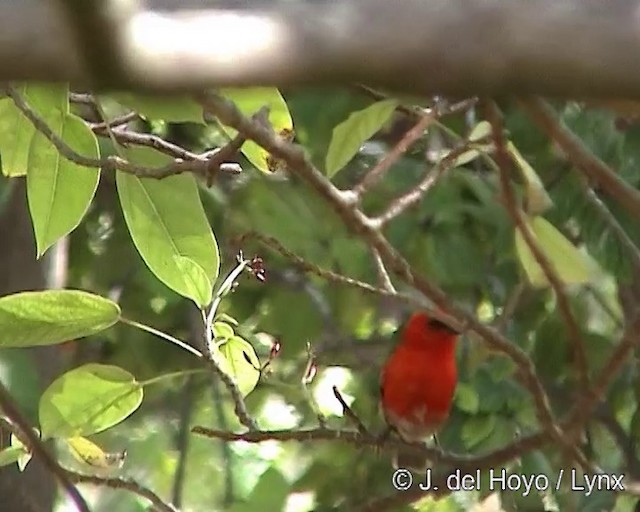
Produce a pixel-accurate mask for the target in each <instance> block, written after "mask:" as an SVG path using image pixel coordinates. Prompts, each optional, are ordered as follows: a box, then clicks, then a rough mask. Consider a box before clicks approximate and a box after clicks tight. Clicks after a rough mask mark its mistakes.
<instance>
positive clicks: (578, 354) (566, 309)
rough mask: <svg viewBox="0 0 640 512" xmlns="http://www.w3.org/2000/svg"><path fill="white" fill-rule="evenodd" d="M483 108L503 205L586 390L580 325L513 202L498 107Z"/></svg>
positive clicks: (551, 267)
mask: <svg viewBox="0 0 640 512" xmlns="http://www.w3.org/2000/svg"><path fill="white" fill-rule="evenodd" d="M484 109H485V112H486V116H487V119H488V121H489V122H490V123H491V127H492V130H493V139H494V142H495V144H496V163H497V164H498V171H499V174H500V184H501V189H502V195H503V198H504V203H505V207H506V209H507V211H508V213H509V215H510V216H511V218H512V219H513V221H514V223H515V225H516V228H517V229H518V230H519V231H520V233H521V234H522V238H523V239H524V241H525V243H526V244H527V246H528V247H529V250H530V251H531V253H532V254H533V257H534V258H535V260H536V262H537V263H538V265H540V268H541V269H542V271H543V272H544V275H545V277H546V278H547V280H548V281H549V284H550V285H551V287H552V288H553V291H554V292H555V294H556V297H557V299H558V306H559V308H560V312H561V313H562V316H563V318H564V321H565V324H566V326H567V331H568V334H569V340H570V341H571V344H572V345H573V356H574V358H575V363H576V367H577V375H578V382H579V384H580V387H581V389H582V390H583V391H585V392H586V391H588V390H589V370H588V365H587V355H586V352H585V343H584V340H583V339H582V336H581V335H580V328H579V327H578V324H577V322H576V319H575V317H574V315H573V313H572V311H571V305H570V304H569V298H568V297H567V293H566V290H565V286H564V283H563V282H562V279H560V276H559V275H558V273H557V272H556V270H555V269H554V268H553V266H552V265H551V262H550V261H549V259H548V258H547V256H546V254H545V253H544V251H543V250H542V248H541V247H540V245H539V244H538V241H537V240H536V238H535V235H534V234H533V233H532V232H531V229H530V228H529V225H528V224H527V222H526V221H525V218H524V215H523V214H522V211H521V210H520V208H519V207H518V204H517V202H516V196H515V194H514V192H513V189H512V187H511V172H510V169H511V158H510V156H509V153H508V151H507V146H506V141H505V139H504V123H503V118H502V113H501V112H500V110H499V109H498V107H497V105H496V104H495V103H494V102H492V101H487V102H485V103H484Z"/></svg>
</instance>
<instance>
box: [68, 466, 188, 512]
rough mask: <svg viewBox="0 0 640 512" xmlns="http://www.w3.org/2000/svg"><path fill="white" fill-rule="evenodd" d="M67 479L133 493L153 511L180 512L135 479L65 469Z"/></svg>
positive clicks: (77, 482)
mask: <svg viewBox="0 0 640 512" xmlns="http://www.w3.org/2000/svg"><path fill="white" fill-rule="evenodd" d="M63 471H64V473H65V474H66V476H67V478H69V480H71V481H72V482H75V483H76V484H90V485H98V486H102V487H110V488H111V489H121V490H125V491H129V492H132V493H134V494H137V495H138V496H141V497H143V498H145V499H146V500H148V501H149V502H150V503H151V504H152V506H153V509H154V510H155V511H157V512H179V511H178V509H177V508H175V507H174V506H173V505H171V504H169V503H166V502H164V501H163V500H162V498H160V497H159V496H158V495H157V494H156V493H155V492H153V491H152V490H151V489H149V488H148V487H145V486H143V485H141V484H139V483H138V482H136V481H135V480H133V479H130V478H120V477H102V476H97V475H85V474H82V473H78V472H76V471H72V470H70V469H64V470H63Z"/></svg>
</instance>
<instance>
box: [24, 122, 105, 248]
mask: <svg viewBox="0 0 640 512" xmlns="http://www.w3.org/2000/svg"><path fill="white" fill-rule="evenodd" d="M49 126H50V128H52V130H53V131H54V132H55V133H57V134H58V135H60V136H61V137H62V139H63V140H64V141H65V142H66V143H67V144H68V145H69V146H70V147H71V148H72V149H73V150H75V151H76V152H77V153H79V154H81V155H83V156H86V157H90V158H95V159H97V158H98V156H99V152H98V141H97V140H96V137H95V135H94V134H93V132H92V131H91V129H90V128H89V127H88V126H87V125H86V124H85V122H84V121H83V120H82V119H80V118H79V117H76V116H74V115H72V114H66V115H64V116H63V114H61V113H60V114H59V116H58V118H57V119H56V120H55V121H54V120H53V119H50V120H49ZM99 177H100V171H99V169H97V168H90V167H84V166H80V165H78V164H76V163H74V162H72V161H70V160H67V159H66V158H64V157H63V156H62V155H61V154H60V152H59V151H58V150H57V149H56V148H55V147H54V145H53V144H52V143H51V142H49V140H48V139H47V138H46V137H45V136H44V135H42V133H40V132H38V133H36V134H35V136H34V137H33V139H32V141H31V146H30V148H29V169H28V172H27V195H28V198H29V210H30V212H31V218H32V219H33V228H34V232H35V235H36V244H37V248H38V251H37V255H38V257H40V256H42V254H44V252H45V251H46V250H47V249H48V248H49V247H51V245H53V244H54V243H55V242H56V241H57V240H58V239H59V238H61V237H63V236H65V235H67V234H68V233H70V232H71V231H72V230H73V229H75V228H76V227H77V226H78V224H79V223H80V221H81V220H82V217H84V215H85V213H86V211H87V209H88V207H89V205H90V204H91V200H92V199H93V195H94V193H95V191H96V188H97V187H98V180H99Z"/></svg>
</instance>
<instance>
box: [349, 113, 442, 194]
mask: <svg viewBox="0 0 640 512" xmlns="http://www.w3.org/2000/svg"><path fill="white" fill-rule="evenodd" d="M435 120H436V116H435V114H434V113H433V112H429V111H426V112H422V113H421V117H420V120H419V121H418V122H417V123H416V124H415V125H414V126H413V128H411V129H409V131H407V132H406V133H405V134H404V136H403V137H402V138H401V139H400V140H399V141H398V143H397V144H396V145H395V146H394V147H393V148H392V149H391V151H387V153H386V154H385V156H384V158H383V159H382V160H380V161H379V162H378V163H377V164H376V165H375V166H374V167H372V168H371V169H370V170H369V171H368V172H367V174H365V175H364V177H363V178H362V181H360V182H359V183H358V184H357V185H356V186H355V187H353V189H352V190H353V193H354V194H355V195H356V197H358V198H360V197H362V195H363V194H364V193H365V192H367V190H369V189H371V188H372V187H374V186H375V185H376V184H377V183H378V182H379V181H380V180H382V178H384V175H385V174H386V173H387V172H388V171H389V169H390V168H391V166H392V165H393V164H394V163H396V162H397V161H398V159H399V158H400V157H401V156H402V155H403V154H404V153H406V152H407V150H408V149H409V147H410V146H411V145H412V144H413V143H414V142H415V141H417V140H418V139H419V138H420V137H422V136H423V135H424V132H425V130H426V129H427V128H428V127H429V125H430V124H431V123H433V122H434V121H435Z"/></svg>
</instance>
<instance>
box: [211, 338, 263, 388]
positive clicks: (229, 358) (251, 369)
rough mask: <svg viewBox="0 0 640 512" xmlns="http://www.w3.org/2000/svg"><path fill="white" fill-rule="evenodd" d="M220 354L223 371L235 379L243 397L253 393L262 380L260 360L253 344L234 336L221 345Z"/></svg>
mask: <svg viewBox="0 0 640 512" xmlns="http://www.w3.org/2000/svg"><path fill="white" fill-rule="evenodd" d="M219 352H220V355H221V356H222V357H221V358H220V366H221V368H222V370H223V371H224V372H225V373H227V374H228V375H231V376H232V377H233V378H234V379H235V381H236V384H237V385H238V389H239V390H240V392H241V393H242V395H243V396H246V395H248V394H249V393H251V391H253V388H255V387H256V384H257V383H258V379H259V378H260V372H259V370H258V368H260V360H259V359H258V356H257V355H256V351H255V350H254V349H253V346H252V345H251V343H249V342H248V341H246V340H244V339H242V338H241V337H240V336H233V338H230V339H229V340H227V341H225V342H224V343H223V344H222V345H220V349H219Z"/></svg>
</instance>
